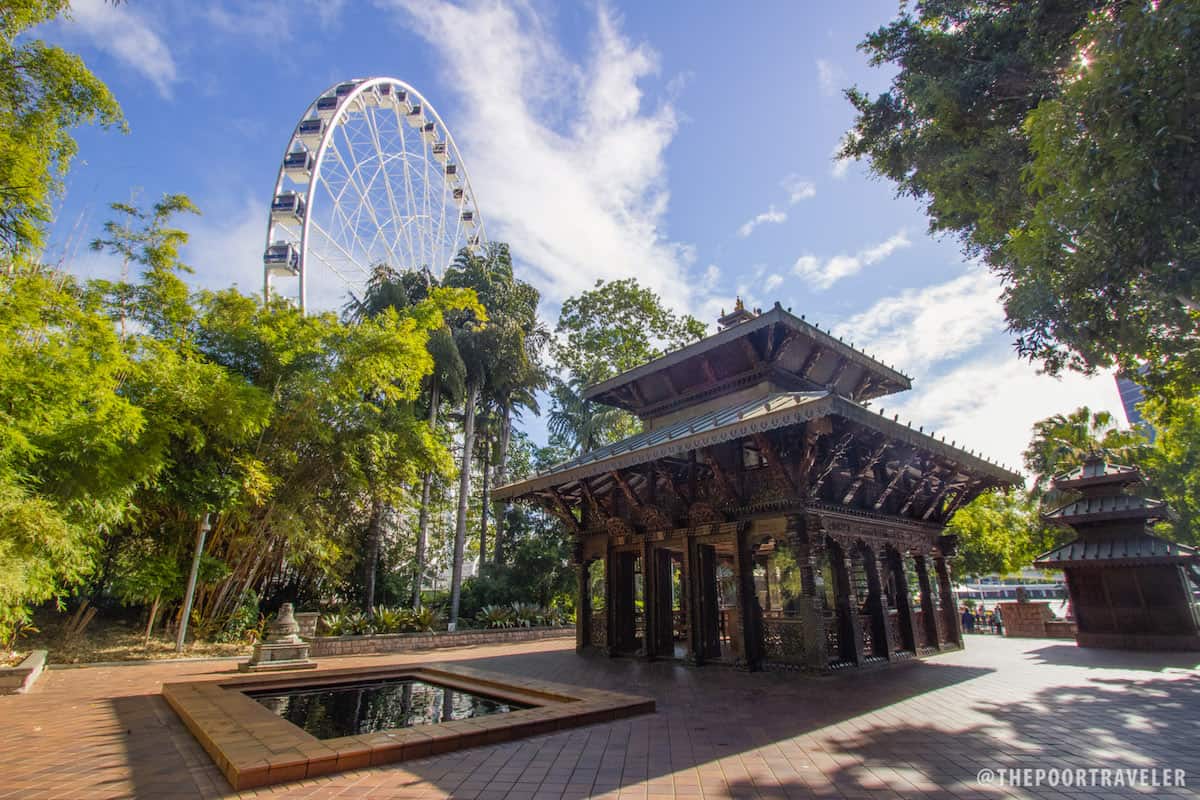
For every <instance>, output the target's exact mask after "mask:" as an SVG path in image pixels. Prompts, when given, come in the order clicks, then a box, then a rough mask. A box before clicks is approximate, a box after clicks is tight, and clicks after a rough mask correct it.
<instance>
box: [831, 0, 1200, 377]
mask: <svg viewBox="0 0 1200 800" xmlns="http://www.w3.org/2000/svg"><path fill="white" fill-rule="evenodd" d="M861 47H862V49H863V50H865V51H866V52H867V53H868V54H869V55H870V57H871V60H872V63H873V64H876V65H882V64H889V65H894V66H895V67H896V68H897V71H896V74H895V77H894V78H893V80H892V83H891V86H890V87H889V89H888V90H887V91H885V92H884V93H882V94H880V95H879V96H877V97H870V96H868V95H867V94H865V93H863V92H861V91H859V90H851V91H849V92H848V93H847V95H848V97H849V99H850V101H851V102H852V103H853V105H854V106H855V108H856V110H857V112H858V118H857V121H856V123H855V126H854V129H853V130H852V131H851V132H850V134H849V135H848V136H847V138H846V141H845V144H844V146H843V148H842V152H841V155H842V156H845V157H866V158H868V159H869V161H870V165H871V169H872V171H873V172H874V173H876V174H877V175H880V176H883V177H885V178H888V179H890V180H891V181H893V182H894V183H895V184H896V186H897V190H898V191H899V192H900V193H901V194H904V195H908V196H911V197H914V198H916V199H918V200H920V201H922V202H924V204H925V209H926V213H927V214H928V217H929V221H930V229H931V231H933V232H949V233H953V234H955V235H957V236H958V237H959V239H960V240H961V242H962V244H963V246H964V249H965V250H966V252H967V253H968V255H970V256H972V257H980V258H982V259H983V260H984V261H985V262H986V263H987V264H988V265H989V266H990V267H991V269H992V270H993V271H994V272H996V273H997V274H998V275H1000V276H1001V277H1002V278H1003V280H1004V283H1005V295H1004V303H1005V310H1006V314H1007V316H1008V321H1009V326H1010V329H1011V330H1012V331H1014V332H1015V333H1016V334H1017V335H1018V337H1019V338H1018V340H1017V344H1018V348H1019V350H1020V351H1021V352H1022V353H1023V354H1024V355H1026V356H1028V357H1030V358H1034V359H1040V360H1041V361H1042V363H1043V364H1044V366H1045V367H1047V368H1048V369H1049V370H1050V371H1051V372H1055V371H1058V370H1060V369H1062V368H1064V367H1070V368H1076V369H1082V370H1090V369H1094V368H1097V367H1107V366H1111V365H1112V364H1114V363H1117V364H1119V365H1120V366H1121V367H1123V368H1125V369H1128V370H1134V369H1137V368H1138V367H1139V366H1141V365H1142V364H1148V365H1150V366H1151V367H1152V368H1153V369H1152V373H1151V384H1152V386H1155V387H1162V386H1163V384H1164V382H1165V381H1166V379H1165V378H1159V377H1157V376H1159V375H1161V374H1164V373H1166V374H1167V375H1168V377H1169V378H1171V379H1173V380H1175V381H1177V382H1183V383H1185V384H1186V385H1188V386H1192V387H1194V386H1195V385H1196V377H1195V376H1196V375H1197V374H1200V360H1198V359H1200V354H1198V348H1197V344H1196V335H1195V331H1196V328H1197V324H1198V323H1200V316H1198V305H1200V269H1198V265H1200V225H1198V224H1197V221H1196V218H1195V213H1194V211H1195V209H1194V206H1195V197H1196V195H1197V192H1198V191H1200V166H1198V165H1200V115H1197V114H1196V113H1195V109H1196V108H1197V106H1200V84H1197V82H1196V81H1195V78H1194V76H1195V75H1196V74H1197V72H1198V71H1200V6H1198V5H1197V4H1196V3H1194V2H1162V3H1126V2H1120V1H1119V0H1069V1H1066V2H1053V3H1052V2H1022V3H1014V2H1009V1H1008V0H925V1H924V2H918V3H915V4H912V5H907V4H905V5H903V6H902V10H901V13H900V15H899V16H898V18H897V19H896V20H894V21H893V22H891V23H890V24H888V25H886V26H884V27H882V28H880V29H879V30H878V31H876V32H875V33H873V34H870V35H869V36H868V37H867V38H866V40H865V41H864V42H863V43H862V45H861Z"/></svg>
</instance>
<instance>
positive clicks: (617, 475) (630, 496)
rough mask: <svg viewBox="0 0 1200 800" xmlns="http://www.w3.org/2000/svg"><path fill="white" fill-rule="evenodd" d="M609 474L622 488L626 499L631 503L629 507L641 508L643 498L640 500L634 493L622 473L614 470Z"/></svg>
mask: <svg viewBox="0 0 1200 800" xmlns="http://www.w3.org/2000/svg"><path fill="white" fill-rule="evenodd" d="M608 474H609V475H611V476H612V479H613V480H614V481H615V482H616V484H617V486H618V487H620V489H621V492H622V493H623V494H624V495H625V499H626V500H628V501H629V505H631V506H633V507H634V508H635V509H636V508H640V507H641V505H642V500H641V498H639V497H638V496H637V493H636V492H634V491H633V487H631V486H630V485H629V482H628V481H627V480H625V476H624V475H622V474H621V471H620V470H613V471H612V472H610V473H608Z"/></svg>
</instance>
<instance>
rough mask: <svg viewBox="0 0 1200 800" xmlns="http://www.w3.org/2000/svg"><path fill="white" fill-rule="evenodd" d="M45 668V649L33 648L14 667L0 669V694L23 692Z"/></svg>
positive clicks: (26, 690)
mask: <svg viewBox="0 0 1200 800" xmlns="http://www.w3.org/2000/svg"><path fill="white" fill-rule="evenodd" d="M44 669H46V651H45V650H34V651H33V652H32V653H30V654H29V655H27V656H25V658H24V659H23V660H22V661H21V663H20V664H18V665H17V666H15V667H5V668H3V669H0V694H24V693H25V692H28V691H29V688H30V687H31V686H33V683H34V681H36V680H37V679H38V676H40V675H41V674H42V671H43V670H44Z"/></svg>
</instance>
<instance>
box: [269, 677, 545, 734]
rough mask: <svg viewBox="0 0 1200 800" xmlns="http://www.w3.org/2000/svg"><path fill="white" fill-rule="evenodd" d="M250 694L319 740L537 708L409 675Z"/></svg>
mask: <svg viewBox="0 0 1200 800" xmlns="http://www.w3.org/2000/svg"><path fill="white" fill-rule="evenodd" d="M246 694H247V695H248V696H250V697H252V698H254V699H255V700H256V701H258V702H259V703H261V704H262V705H264V706H266V707H267V708H269V709H270V710H271V711H273V712H274V713H276V714H278V715H279V716H281V717H283V718H284V719H286V720H287V721H288V722H290V723H292V724H293V725H296V726H298V727H300V728H301V729H303V730H305V731H307V732H308V733H310V734H312V735H313V736H315V737H317V738H318V739H335V738H337V737H339V736H354V735H357V734H360V733H375V732H376V731H386V730H391V729H394V728H410V727H412V726H414V725H436V724H438V723H441V722H450V721H452V720H463V719H472V718H474V717H484V716H488V715H489V714H503V713H505V712H508V711H516V710H518V709H522V708H531V707H532V706H531V705H530V704H525V703H518V702H516V701H513V700H500V699H496V698H493V697H489V696H487V695H484V694H478V693H475V692H469V691H465V690H463V689H457V688H452V687H449V686H442V685H439V684H437V683H430V682H428V681H422V680H418V679H416V678H408V677H405V678H387V679H382V680H373V681H361V682H358V683H349V684H341V685H336V686H297V687H289V688H287V689H284V690H281V689H262V690H258V691H247V692H246Z"/></svg>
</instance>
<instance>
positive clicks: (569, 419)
mask: <svg viewBox="0 0 1200 800" xmlns="http://www.w3.org/2000/svg"><path fill="white" fill-rule="evenodd" d="M583 390H584V382H583V381H582V380H580V379H579V378H576V377H573V378H571V379H569V380H567V381H563V380H556V381H555V382H554V388H553V389H551V391H550V394H551V396H552V397H553V398H554V409H553V410H552V411H551V412H550V419H549V422H548V424H547V427H548V428H549V430H550V433H551V434H552V435H553V436H555V437H557V438H558V439H559V440H561V441H562V443H563V444H564V445H566V447H567V448H568V450H569V451H570V453H571V454H572V455H578V454H580V453H586V452H588V451H590V450H595V449H596V448H597V447H600V446H602V445H605V444H608V443H609V442H612V441H615V440H616V439H618V438H620V434H621V433H622V432H623V431H622V429H623V428H625V427H626V424H625V423H626V422H627V420H628V417H629V415H628V414H627V413H626V412H624V411H622V410H620V409H619V408H613V407H611V406H604V405H600V404H599V403H593V402H591V401H590V400H585V399H584V398H583Z"/></svg>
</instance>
